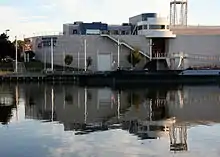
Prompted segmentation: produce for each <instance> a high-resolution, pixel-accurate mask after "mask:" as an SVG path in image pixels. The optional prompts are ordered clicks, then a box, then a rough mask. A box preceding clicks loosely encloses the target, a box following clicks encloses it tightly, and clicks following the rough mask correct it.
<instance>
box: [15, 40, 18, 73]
mask: <svg viewBox="0 0 220 157" xmlns="http://www.w3.org/2000/svg"><path fill="white" fill-rule="evenodd" d="M15 72H16V73H17V72H18V41H17V36H15Z"/></svg>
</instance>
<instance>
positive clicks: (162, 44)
mask: <svg viewBox="0 0 220 157" xmlns="http://www.w3.org/2000/svg"><path fill="white" fill-rule="evenodd" d="M152 45H153V46H152V56H153V57H164V56H165V51H166V39H165V38H152Z"/></svg>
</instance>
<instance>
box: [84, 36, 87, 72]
mask: <svg viewBox="0 0 220 157" xmlns="http://www.w3.org/2000/svg"><path fill="white" fill-rule="evenodd" d="M86 46H87V45H86V39H85V40H84V64H85V65H84V68H85V71H86V70H87V69H86V58H87V52H86V51H87V47H86Z"/></svg>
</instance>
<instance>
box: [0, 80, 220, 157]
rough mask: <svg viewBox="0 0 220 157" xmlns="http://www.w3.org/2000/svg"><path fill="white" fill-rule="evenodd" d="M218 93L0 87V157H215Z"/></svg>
mask: <svg viewBox="0 0 220 157" xmlns="http://www.w3.org/2000/svg"><path fill="white" fill-rule="evenodd" d="M219 102H220V89H219V87H218V86H179V87H169V88H168V87H160V88H159V87H157V88H153V87H149V88H144V89H126V90H120V91H117V90H111V89H109V88H82V87H76V86H73V85H66V86H65V85H39V84H29V85H25V84H18V85H13V84H11V85H9V84H8V85H6V84H4V85H1V86H0V103H1V105H0V122H1V124H0V141H1V142H0V156H2V157H6V156H10V157H18V156H22V157H39V156H42V157H70V156H71V157H72V156H74V157H103V156H105V157H112V156H121V157H145V156H150V157H164V156H166V157H173V156H177V157H186V156H187V157H206V156H207V157H208V156H212V157H217V156H219V155H220V149H219V148H220V145H219V144H220V133H219V132H220V125H219V122H220V114H219V113H220V103H219Z"/></svg>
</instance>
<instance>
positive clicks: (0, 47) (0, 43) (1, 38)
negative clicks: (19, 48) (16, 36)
mask: <svg viewBox="0 0 220 157" xmlns="http://www.w3.org/2000/svg"><path fill="white" fill-rule="evenodd" d="M6 56H9V57H11V58H13V59H15V46H14V45H13V43H11V41H10V40H8V36H7V35H6V34H5V33H2V34H1V35H0V58H1V59H3V58H5V57H6Z"/></svg>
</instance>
